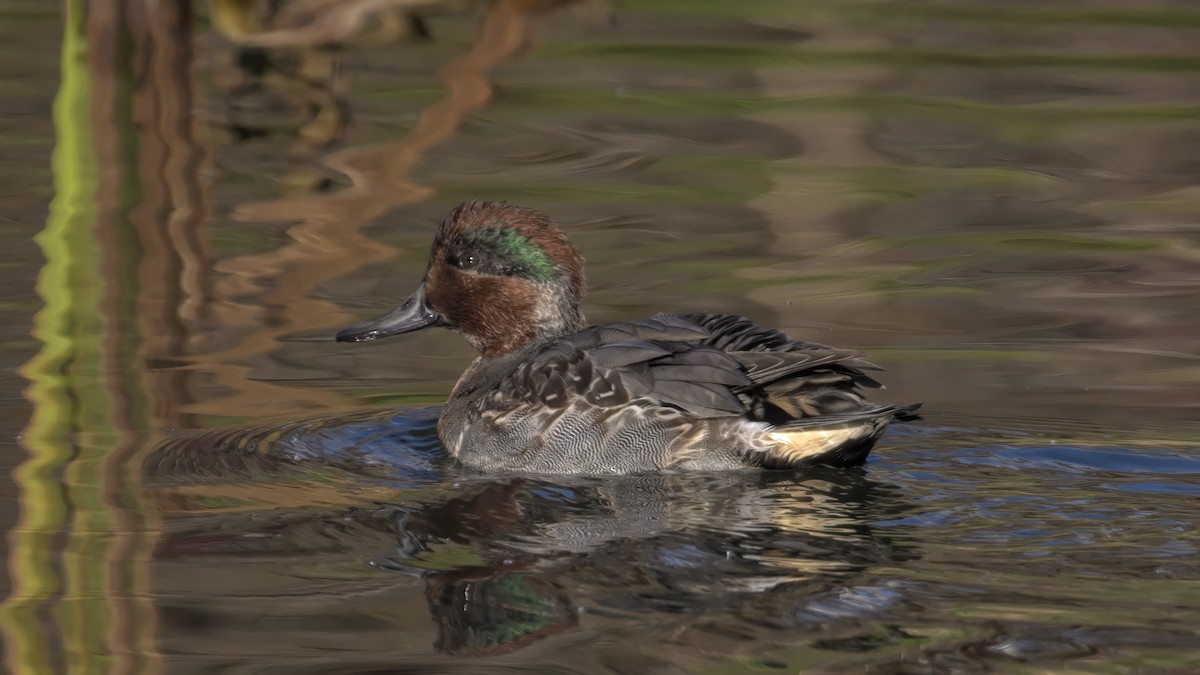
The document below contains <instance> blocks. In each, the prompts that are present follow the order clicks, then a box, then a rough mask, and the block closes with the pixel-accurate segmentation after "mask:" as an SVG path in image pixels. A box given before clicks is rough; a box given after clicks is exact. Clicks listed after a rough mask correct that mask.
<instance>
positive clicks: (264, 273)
mask: <svg viewBox="0 0 1200 675" xmlns="http://www.w3.org/2000/svg"><path fill="white" fill-rule="evenodd" d="M368 4H370V3H344V4H343V5H341V6H339V8H338V10H337V11H339V12H350V13H353V12H356V11H361V10H363V8H365V7H367V6H368ZM373 4H378V3H373ZM396 4H397V5H399V4H402V3H396ZM553 4H555V3H546V2H541V1H535V0H498V1H497V2H495V3H493V4H492V5H491V7H490V8H489V10H488V13H487V16H486V17H485V19H484V22H483V26H482V27H481V29H480V31H479V36H478V38H477V39H476V42H475V45H474V46H473V47H472V49H471V50H470V51H469V52H467V53H466V54H464V55H462V56H460V57H458V58H456V59H454V60H452V61H450V62H448V63H446V64H445V65H444V66H442V68H441V69H439V75H440V77H441V79H442V81H443V82H445V84H446V87H447V89H448V91H447V93H446V95H445V96H444V97H443V98H442V99H441V100H440V101H438V102H437V103H435V104H433V105H431V106H430V107H429V108H427V109H426V110H425V111H424V112H423V113H422V114H421V116H420V118H419V120H418V122H417V125H416V127H415V128H414V129H413V130H412V132H410V133H409V134H408V135H406V136H404V137H402V138H399V139H397V140H395V141H390V142H387V143H380V144H375V145H370V146H363V147H357V148H350V149H346V150H342V151H339V152H335V153H333V154H331V155H329V156H327V157H326V158H325V159H324V160H323V162H324V164H325V165H327V166H328V167H329V168H331V169H334V170H336V171H339V172H341V173H343V174H345V175H346V176H347V177H348V178H349V179H350V182H351V186H350V187H349V188H346V189H344V190H341V191H339V192H336V193H332V194H315V195H304V196H295V197H286V198H282V199H277V200H270V201H263V202H253V203H249V204H243V205H242V206H240V207H238V208H237V209H236V210H235V211H234V213H233V217H234V219H236V220H239V221H242V222H247V223H250V222H262V221H274V222H283V221H300V222H299V223H298V224H297V225H294V226H292V227H291V228H289V230H288V235H289V236H290V237H291V238H292V242H290V243H289V244H287V245H285V246H283V247H281V248H278V249H276V250H273V251H270V252H267V253H261V254H254V255H246V256H241V257H237V258H233V259H230V260H227V261H225V262H223V263H221V265H220V266H219V268H218V271H219V272H221V273H222V276H221V277H220V278H219V279H218V280H217V282H216V284H215V287H214V295H215V297H216V298H217V301H218V303H217V306H216V308H215V312H214V314H215V316H216V318H217V320H218V322H219V323H220V324H221V325H224V326H256V328H255V329H254V330H253V331H252V332H251V333H250V334H249V335H247V336H246V337H244V338H243V339H241V340H239V342H238V344H237V345H236V346H233V347H230V348H228V349H225V350H221V351H218V352H212V353H207V354H204V355H202V356H198V357H196V359H195V361H196V365H195V367H196V368H198V369H202V370H204V371H207V372H211V373H213V374H214V375H215V377H216V379H217V381H218V382H219V383H221V384H223V385H225V386H226V387H228V388H229V389H230V390H232V391H233V392H234V393H233V394H232V395H230V396H228V397H226V398H223V399H221V400H219V401H213V402H206V403H197V404H195V405H193V406H192V407H191V408H190V410H191V411H193V412H198V413H209V414H229V411H231V410H236V411H237V414H241V415H246V414H255V413H260V412H263V411H265V410H271V411H278V409H279V404H280V403H281V402H284V403H287V404H291V405H293V406H295V407H313V406H317V407H326V406H328V405H330V404H331V403H333V400H334V399H333V397H332V396H330V395H328V394H326V393H324V392H320V391H314V390H309V389H300V388H296V387H281V386H276V385H272V384H269V383H266V382H259V381H254V380H253V379H252V378H250V377H249V372H250V370H251V368H250V367H248V366H245V365H241V364H240V363H239V362H244V361H245V360H246V359H247V358H248V357H251V356H253V355H256V354H263V353H266V352H269V351H271V350H273V349H275V348H276V347H277V344H278V340H279V338H280V337H282V336H284V335H287V334H290V333H296V332H300V331H308V330H315V329H320V328H325V327H328V326H333V325H338V324H340V323H343V322H344V321H346V320H347V318H348V317H346V316H345V315H344V313H343V312H342V310H341V309H340V308H339V307H338V306H337V305H335V304H334V303H332V302H328V301H326V300H321V299H319V298H315V297H312V295H313V291H314V290H315V289H316V288H318V287H319V286H320V285H321V284H323V283H324V282H326V281H328V280H331V279H335V278H337V277H341V276H344V275H347V274H350V273H351V272H353V271H355V270H357V269H359V268H361V267H363V266H365V265H369V264H371V263H374V262H378V261H381V260H384V259H387V258H389V257H391V256H392V255H394V254H395V253H396V251H395V249H393V248H392V247H389V246H386V245H384V244H380V243H378V242H376V241H373V240H371V239H370V238H368V237H366V236H364V235H363V234H362V233H361V228H362V227H363V225H365V224H366V223H368V222H369V221H371V220H373V219H375V218H378V217H379V216H381V215H383V214H385V213H387V212H388V211H389V210H390V209H393V208H395V207H397V206H401V205H404V204H411V203H413V202H417V201H420V200H423V199H426V198H428V197H429V196H430V195H431V194H432V190H431V189H430V188H428V187H426V186H423V185H420V184H418V183H416V182H414V181H412V180H411V179H410V178H409V173H410V172H411V171H412V169H413V167H415V166H416V164H417V162H419V161H420V159H421V157H422V156H423V154H424V153H425V152H426V151H428V150H429V149H431V148H433V147H435V146H437V145H438V144H440V143H442V142H444V141H446V140H447V139H449V138H451V137H452V136H453V135H454V134H455V133H456V132H457V130H458V128H459V125H460V124H461V123H462V121H463V120H464V119H465V118H466V116H467V115H469V114H470V113H472V112H473V111H475V110H478V109H479V108H480V107H482V106H484V105H485V104H486V103H487V102H488V101H489V100H490V98H491V95H492V86H491V84H490V83H489V82H488V80H487V78H486V74H487V72H488V71H489V70H490V69H492V68H494V67H496V66H497V65H499V64H501V63H504V62H505V61H507V60H509V59H511V58H513V57H514V56H516V55H518V54H519V53H520V52H521V50H522V49H523V48H524V47H525V46H526V45H527V44H528V43H529V41H530V39H531V37H532V35H533V29H534V18H535V16H536V15H537V14H538V13H539V12H540V11H542V10H543V9H544V8H545V7H547V6H552V5H553ZM356 8H357V9H356ZM339 16H348V14H340V15H339ZM331 21H332V23H329V24H322V25H327V26H328V25H334V24H336V25H338V26H345V25H347V24H345V23H344V22H341V21H340V20H338V21H333V20H331ZM355 25H357V24H355ZM285 34H286V35H288V36H290V37H289V38H288V40H286V41H281V40H282V38H272V37H270V36H272V35H276V36H279V35H285ZM306 35H307V36H309V37H307V38H305V37H304V36H306ZM231 37H233V38H234V39H235V40H237V41H239V42H241V43H244V44H271V45H276V44H289V45H294V44H302V43H304V41H305V40H316V41H318V42H322V43H323V42H326V41H328V40H330V39H334V37H336V38H337V39H342V37H344V34H343V33H341V32H334V33H329V32H325V33H321V37H320V40H317V37H314V34H312V33H306V32H304V31H300V32H295V31H292V32H287V31H284V32H283V33H278V32H276V33H269V32H268V33H262V34H253V33H252V34H233V35H232V36H231ZM268 38H269V39H268ZM331 76H332V74H331ZM328 88H330V89H332V88H333V87H332V85H330V86H329V87H328ZM268 281H269V282H270V283H269V284H268V283H267V282H268ZM268 286H269V288H270V290H268V291H266V292H265V293H264V292H263V288H265V287H268ZM247 294H256V295H259V296H262V297H263V303H262V304H265V305H270V306H272V307H276V308H278V315H276V316H273V317H272V319H273V320H272V321H270V322H265V321H263V316H262V309H261V306H259V305H258V304H256V305H248V304H244V303H241V302H239V301H238V300H239V298H241V297H242V296H245V295H247Z"/></svg>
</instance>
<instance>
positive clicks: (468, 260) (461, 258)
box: [450, 252, 483, 270]
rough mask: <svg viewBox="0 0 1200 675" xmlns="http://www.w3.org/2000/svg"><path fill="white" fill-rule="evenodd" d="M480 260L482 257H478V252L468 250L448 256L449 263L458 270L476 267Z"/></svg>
mask: <svg viewBox="0 0 1200 675" xmlns="http://www.w3.org/2000/svg"><path fill="white" fill-rule="evenodd" d="M482 261H483V259H482V258H480V257H479V254H478V253H474V252H468V253H464V254H462V255H458V256H453V257H452V258H450V263H451V264H452V265H454V266H455V267H457V268H458V269H460V270H470V269H475V268H476V267H479V263H480V262H482Z"/></svg>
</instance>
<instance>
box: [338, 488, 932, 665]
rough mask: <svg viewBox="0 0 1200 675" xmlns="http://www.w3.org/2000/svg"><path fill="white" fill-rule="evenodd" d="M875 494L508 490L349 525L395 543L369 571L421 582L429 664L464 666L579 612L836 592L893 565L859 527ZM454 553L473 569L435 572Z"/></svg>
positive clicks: (895, 551)
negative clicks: (429, 619)
mask: <svg viewBox="0 0 1200 675" xmlns="http://www.w3.org/2000/svg"><path fill="white" fill-rule="evenodd" d="M889 492H890V490H889V489H888V488H887V487H885V486H881V485H879V484H877V483H874V482H872V481H869V480H867V479H866V478H865V477H863V476H862V475H857V474H845V473H842V474H838V473H834V472H829V473H823V472H822V473H817V474H813V473H807V474H804V475H796V474H780V475H765V476H764V475H761V474H759V475H756V474H749V473H735V474H727V475H707V476H633V477H628V478H622V479H618V480H605V481H603V482H599V481H584V480H580V481H576V482H573V483H562V482H556V483H548V482H541V481H531V480H525V479H512V480H506V481H499V482H482V483H478V484H474V485H468V486H466V487H465V488H463V490H462V492H461V493H460V494H459V495H457V496H455V497H453V498H451V499H447V500H445V501H442V502H440V503H424V504H419V505H412V506H399V505H387V506H381V507H379V508H378V509H374V510H356V511H355V512H354V514H353V517H354V518H355V519H356V520H358V521H360V522H363V523H364V525H365V526H367V527H376V528H382V529H384V530H386V531H389V532H391V534H392V536H394V537H395V539H396V541H397V546H396V547H395V549H394V550H393V551H392V552H390V553H389V554H388V555H386V556H384V557H377V558H374V559H373V560H372V564H373V565H375V566H377V567H380V568H383V569H388V570H392V571H395V572H400V573H404V574H413V575H416V576H420V577H422V578H423V579H424V580H425V583H426V586H427V591H426V599H427V601H428V603H429V610H430V614H431V615H432V616H433V618H434V620H435V622H436V624H437V628H438V637H437V642H436V647H437V649H438V650H439V651H442V652H446V653H469V654H479V653H491V652H496V651H507V650H511V649H515V648H518V647H520V646H523V645H525V644H528V643H529V642H532V641H535V640H537V639H540V638H542V637H545V636H547V635H550V634H553V633H555V632H558V631H560V630H563V629H565V628H568V627H571V626H573V625H575V624H576V622H577V620H578V615H579V614H580V612H587V611H600V612H611V611H618V612H639V613H640V612H645V611H648V610H652V611H666V612H670V613H677V614H684V615H698V614H700V613H702V612H705V611H707V610H710V609H713V608H720V609H721V610H722V611H731V610H733V609H734V608H736V607H738V606H739V605H742V604H745V603H750V604H753V603H756V602H759V601H762V600H763V599H764V598H765V596H766V595H769V594H772V593H777V592H785V593H787V594H788V595H790V596H795V595H796V594H801V595H803V594H805V593H813V592H819V591H822V590H825V589H827V588H828V587H830V586H831V585H834V584H838V583H844V582H845V581H846V580H847V579H848V578H849V577H853V576H854V575H856V574H859V573H861V572H862V571H863V570H865V569H867V568H868V567H870V566H873V565H876V564H878V563H880V562H883V561H885V560H893V561H894V560H897V559H902V558H904V557H907V556H908V555H909V552H906V551H904V550H903V549H901V548H899V547H897V546H895V545H894V544H893V543H891V542H890V541H888V540H887V539H886V538H883V537H880V536H877V535H876V534H875V533H874V532H873V531H872V529H871V527H870V525H869V520H870V518H871V517H872V514H874V513H876V511H877V509H878V497H879V496H881V495H887V494H888V493H889ZM367 523H370V524H369V525H368V524H367ZM464 550H465V551H470V552H471V554H472V555H473V556H474V559H473V560H471V561H470V562H462V563H459V564H450V565H449V566H447V563H446V562H445V560H446V558H445V555H444V554H445V553H447V552H449V551H456V552H457V554H458V555H462V551H464ZM568 589H572V590H571V591H568Z"/></svg>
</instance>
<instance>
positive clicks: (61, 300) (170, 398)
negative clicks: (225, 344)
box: [0, 0, 208, 673]
mask: <svg viewBox="0 0 1200 675" xmlns="http://www.w3.org/2000/svg"><path fill="white" fill-rule="evenodd" d="M190 20H191V7H190V4H189V3H186V2H177V3H160V4H157V5H153V6H152V5H149V4H145V3H132V4H129V5H128V6H125V5H119V4H115V3H101V4H99V5H87V4H86V3H84V2H82V1H81V0H73V1H72V2H69V3H68V4H67V20H66V29H65V37H64V46H63V56H62V71H63V76H62V85H61V87H60V90H59V95H58V98H57V99H56V102H55V113H54V117H55V129H56V133H57V143H56V148H55V155H54V163H53V169H54V176H55V190H56V198H55V201H54V204H53V206H52V208H51V214H50V217H49V219H48V220H47V223H46V227H45V229H44V230H43V231H42V233H40V234H39V235H38V237H37V241H38V244H39V245H40V246H41V248H42V251H43V253H44V255H45V257H46V264H45V266H44V268H43V270H42V273H41V275H40V276H39V280H38V293H39V295H40V296H41V297H42V299H43V301H44V302H45V307H44V308H43V309H42V310H41V311H40V312H39V313H38V316H37V319H36V327H35V331H34V334H35V336H36V337H37V338H38V339H39V340H40V341H41V342H42V343H43V347H42V349H41V350H40V351H39V353H38V355H37V356H35V357H34V358H33V359H32V360H31V361H30V362H29V363H27V364H26V365H25V366H24V367H23V368H22V370H21V372H22V374H23V375H24V376H25V377H26V378H27V379H28V380H29V383H30V384H29V387H28V389H27V390H26V396H27V397H28V399H29V400H30V402H31V403H32V405H33V408H34V412H33V417H32V419H31V420H30V423H29V426H28V427H27V428H26V432H25V435H24V440H23V443H22V445H23V447H24V448H25V449H26V451H27V452H28V453H29V457H28V459H26V461H25V462H24V463H23V464H22V465H21V467H20V468H19V469H18V470H17V471H16V472H15V476H14V479H15V482H16V484H17V485H18V487H19V489H20V497H19V500H20V504H21V509H22V516H21V522H20V524H19V525H18V527H16V528H15V529H14V530H13V532H12V533H11V534H10V546H11V550H12V553H11V556H10V561H9V569H10V571H11V576H12V580H13V593H12V595H11V596H10V597H9V599H8V600H7V601H6V603H5V605H4V608H3V612H0V630H3V633H4V637H5V640H4V641H5V646H6V663H7V665H8V666H9V669H10V670H11V671H12V672H45V671H47V670H53V667H51V666H50V663H51V662H49V661H48V659H52V658H54V657H52V656H51V655H52V654H54V653H56V652H59V651H61V652H65V654H66V656H64V657H63V658H65V659H66V660H67V661H68V662H69V663H71V664H72V667H73V668H78V669H85V670H96V671H104V672H117V673H121V672H154V671H157V670H158V669H159V663H158V655H157V653H156V651H155V622H156V619H155V614H154V607H153V604H152V601H151V588H150V579H149V572H148V570H147V569H146V567H145V563H146V561H147V560H148V559H149V557H150V554H151V551H152V550H153V547H154V545H155V541H156V539H157V534H158V529H159V525H158V522H157V519H155V518H154V517H153V516H152V515H151V514H153V510H152V509H148V508H145V507H144V502H143V495H142V485H141V471H140V467H141V462H142V454H143V452H144V449H145V448H148V447H150V445H149V444H148V443H147V440H148V437H149V435H150V434H151V433H153V432H154V431H155V430H157V429H160V428H162V427H163V426H167V425H175V424H178V423H179V421H180V420H179V418H178V417H177V416H176V411H178V410H179V409H181V407H182V404H183V403H184V400H185V399H186V397H187V390H186V387H185V382H184V381H183V378H184V377H185V376H186V373H179V372H175V371H172V370H170V369H162V368H155V365H156V364H158V363H159V362H162V361H164V360H171V359H176V358H178V357H179V356H181V355H182V353H183V351H184V348H185V343H186V335H187V333H188V332H189V328H190V327H191V326H190V325H191V324H192V323H193V322H194V321H195V319H196V318H198V317H199V316H200V315H201V313H202V311H203V305H204V297H205V290H204V286H205V284H206V278H205V272H204V270H206V269H207V266H208V265H207V260H206V258H207V256H206V253H205V250H204V247H203V245H202V243H201V242H202V235H203V230H201V229H200V226H201V225H202V223H203V221H204V212H203V203H204V200H203V195H202V191H201V188H200V185H199V183H198V182H197V176H198V174H199V172H198V170H197V168H198V166H199V165H200V163H201V162H202V161H203V157H204V153H203V151H202V150H201V149H200V148H199V147H198V146H197V144H196V141H195V139H194V137H193V135H192V129H191V124H192V122H191V108H192V105H191V100H192V96H191V80H190V77H189V69H190V64H191V45H190V41H189V38H190V30H191V27H190ZM60 537H62V538H61V540H60ZM47 610H49V611H47ZM43 612H44V616H45V617H53V619H52V622H47V621H41V620H38V619H37V618H36V617H37V616H38V615H41V614H42V613H43ZM49 626H53V627H54V628H56V629H57V630H56V632H55V633H53V634H52V633H49V632H46V629H47V627H49Z"/></svg>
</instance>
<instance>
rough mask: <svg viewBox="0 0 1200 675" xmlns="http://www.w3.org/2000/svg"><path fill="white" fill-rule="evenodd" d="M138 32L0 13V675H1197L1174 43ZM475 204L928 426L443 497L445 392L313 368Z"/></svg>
mask: <svg viewBox="0 0 1200 675" xmlns="http://www.w3.org/2000/svg"><path fill="white" fill-rule="evenodd" d="M89 4H90V9H87V7H88V5H89ZM121 4H122V3H84V2H82V0H67V2H65V3H62V4H61V5H60V4H58V3H41V2H17V1H12V0H10V1H0V53H2V54H3V58H0V147H2V148H3V152H0V173H2V174H3V180H0V205H2V208H0V243H2V244H3V249H2V251H0V278H3V280H4V288H5V292H4V293H3V296H2V299H0V312H2V315H0V336H2V338H3V340H4V346H5V349H4V350H3V351H0V355H2V357H0V358H3V359H4V363H5V364H6V365H7V366H8V367H9V368H10V369H11V372H14V375H15V376H14V377H12V378H7V379H5V380H3V381H2V386H3V389H2V390H0V396H2V397H3V401H4V403H3V405H0V430H3V432H4V433H3V436H2V437H0V443H2V444H3V447H2V450H0V453H2V454H0V457H2V458H3V461H4V463H5V466H6V467H7V468H8V469H9V471H10V473H6V475H9V476H11V479H9V480H6V481H4V482H2V483H0V496H2V497H3V499H0V515H2V516H3V526H4V528H5V529H6V531H7V533H8V534H7V538H6V539H5V543H4V546H5V555H6V558H5V559H6V561H7V564H6V569H7V572H8V574H7V578H8V580H9V582H10V587H11V592H10V593H9V594H8V595H7V599H6V600H5V601H4V603H3V605H2V606H0V636H2V643H3V648H4V655H5V659H6V666H7V670H8V671H9V672H14V673H34V672H72V673H85V672H86V673H91V672H118V673H128V672H138V673H141V672H188V673H190V672H247V673H250V672H253V673H260V672H262V673H384V672H387V673H393V672H422V673H424V672H462V673H479V672H488V673H491V672H506V671H507V672H560V673H576V672H579V673H592V672H609V671H615V672H629V673H645V672H663V673H683V672H686V673H712V674H718V673H735V672H801V671H804V672H824V671H866V672H905V673H908V672H913V673H919V672H936V673H941V672H976V671H986V670H998V671H1007V672H1055V671H1071V672H1139V673H1147V672H1179V673H1182V672H1194V671H1196V670H1200V551H1198V550H1197V549H1198V546H1200V536H1198V534H1197V524H1198V518H1197V516H1196V511H1197V507H1198V506H1200V423H1198V422H1200V410H1198V407H1200V352H1198V351H1197V349H1196V344H1197V335H1200V318H1198V317H1200V234H1198V232H1200V230H1198V228H1197V225H1198V216H1197V214H1198V213H1200V8H1197V7H1196V6H1195V4H1194V3H1193V2H1190V1H1184V0H1179V1H1177V2H1171V1H1168V0H1159V1H1156V2H1143V3H1119V2H1105V1H1103V0H1094V1H1088V2H1085V1H1083V0H1080V1H1076V2H1066V1H1062V2H1008V3H996V2H984V1H982V0H980V1H972V0H952V1H947V2H942V3H936V4H934V3H917V2H854V3H850V2H846V3H841V2H788V3H783V2H760V1H757V0H755V1H746V0H743V1H742V2H710V1H707V0H687V1H682V0H639V1H638V2H629V3H623V4H609V3H606V2H595V1H590V2H589V1H585V2H575V3H570V2H548V1H547V2H537V1H533V0H497V1H496V2H495V3H493V4H486V3H482V2H467V1H465V0H464V1H461V2H449V3H435V2H429V3H423V4H421V5H420V6H419V7H418V6H417V5H415V4H414V3H404V2H390V3H389V2H368V1H366V0H344V1H342V2H332V1H330V0H322V1H320V2H303V3H302V2H299V1H298V0H292V1H291V2H282V3H267V2H262V3H252V2H245V3H243V2H236V1H233V0H213V2H210V3H189V2H183V1H179V2H173V3H167V2H132V3H124V5H125V6H123V7H120V5H121ZM272 4H275V5H278V7H277V8H276V10H275V12H274V14H272V13H271V11H269V6H270V5H272ZM414 7H416V8H415V9H414ZM465 198H503V199H508V200H510V201H513V202H516V203H519V204H522V205H528V206H533V207H537V208H541V209H544V210H546V211H548V212H549V213H551V214H552V215H553V216H554V217H555V218H556V219H558V220H559V221H560V222H561V223H563V225H564V227H565V228H566V229H567V230H568V232H569V234H570V236H571V237H572V238H573V239H574V240H575V241H576V243H577V244H579V246H580V247H581V249H582V250H583V251H584V253H585V255H586V256H587V258H588V260H589V280H590V287H591V293H590V295H589V298H588V303H587V306H586V310H587V312H588V315H589V318H590V319H591V320H592V321H594V322H603V321H613V320H620V319H628V318H634V317H639V316H644V315H647V314H651V313H655V312H658V311H663V310H673V311H687V310H697V309H706V310H713V311H737V312H741V313H745V314H748V315H750V316H752V317H754V318H755V319H758V320H760V321H762V322H763V323H765V324H768V325H775V326H780V327H782V328H784V329H786V330H787V331H789V332H790V333H791V334H793V335H794V336H798V337H805V338H808V339H813V340H817V341H820V342H825V343H832V344H836V345H839V346H844V347H850V348H859V349H864V350H867V351H869V352H870V353H871V355H872V357H873V360H875V361H877V362H879V363H881V364H882V365H884V366H885V367H887V369H888V372H887V373H885V380H886V382H887V384H888V386H889V389H888V391H886V392H884V398H885V399H886V400H890V401H897V402H907V401H918V400H919V401H924V402H925V411H927V416H926V419H925V420H924V421H923V422H920V423H916V424H909V425H900V426H898V427H896V428H894V429H893V430H892V431H890V432H889V434H888V436H887V437H886V438H885V439H884V441H883V442H882V443H881V444H880V445H879V446H878V448H877V450H876V452H875V453H874V454H873V455H872V459H871V461H870V462H869V463H868V465H867V466H866V467H864V468H862V469H859V470H848V471H813V472H805V473H746V474H725V475H722V474H712V475H708V474H705V475H688V476H666V477H628V478H623V479H607V480H603V481H600V480H589V479H561V478H560V479H555V480H543V479H538V478H536V477H526V478H518V477H507V478H501V479H497V478H489V477H487V476H481V475H478V474H474V473H471V472H467V471H465V470H463V469H461V468H459V467H456V466H454V465H453V464H451V463H448V462H447V461H446V460H445V459H444V458H443V456H442V454H441V451H440V449H439V447H438V445H437V440H436V437H435V435H434V429H433V425H434V422H435V420H436V415H437V408H436V405H437V404H438V403H440V402H441V401H443V400H444V399H445V397H446V395H447V393H448V392H449V389H450V387H451V386H452V384H453V382H454V380H455V378H456V377H457V375H458V373H459V372H460V371H461V369H462V368H463V366H464V364H465V363H466V361H467V359H468V358H469V355H470V353H469V349H468V347H467V345H466V344H465V343H463V342H462V341H461V340H459V339H458V338H456V337H454V336H452V335H450V334H447V333H436V332H430V333H428V334H419V335H413V336H406V337H404V338H398V339H395V340H393V341H390V342H387V343H382V344H379V345H364V346H348V345H338V344H335V343H333V342H332V341H331V339H330V337H331V336H332V334H333V332H334V331H335V330H336V329H337V328H338V327H340V326H343V325H345V324H347V323H350V322H352V321H354V320H356V319H359V318H362V317H365V316H368V315H372V314H374V313H378V312H380V311H382V310H384V309H386V308H388V307H389V306H390V305H391V304H392V303H394V302H395V301H396V300H398V299H399V298H401V297H403V296H404V295H405V294H406V293H407V292H408V290H409V289H410V288H411V287H412V286H413V285H414V284H415V282H416V280H417V279H419V277H420V275H421V272H422V268H423V265H424V259H425V256H426V251H427V246H428V242H429V239H430V237H431V235H432V232H433V229H434V227H435V225H436V223H437V221H438V220H439V219H440V217H441V215H442V214H444V213H445V212H446V211H447V210H448V209H449V208H450V207H451V206H452V205H453V204H455V203H456V202H458V201H460V200H462V199H465Z"/></svg>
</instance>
